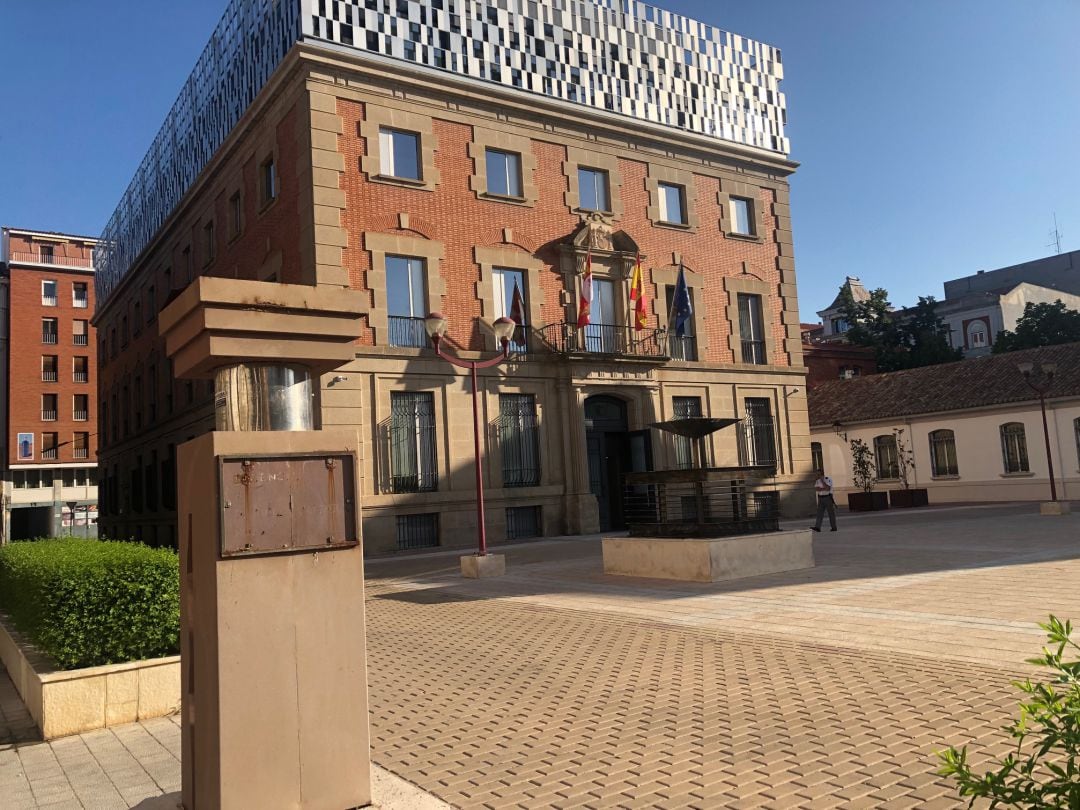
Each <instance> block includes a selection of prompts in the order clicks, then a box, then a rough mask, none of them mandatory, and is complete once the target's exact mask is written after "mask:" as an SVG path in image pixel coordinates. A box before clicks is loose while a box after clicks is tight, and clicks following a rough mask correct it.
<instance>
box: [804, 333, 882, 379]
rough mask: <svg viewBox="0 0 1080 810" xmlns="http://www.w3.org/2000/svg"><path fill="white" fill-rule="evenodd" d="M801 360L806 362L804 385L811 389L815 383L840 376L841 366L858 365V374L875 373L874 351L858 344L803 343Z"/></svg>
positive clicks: (850, 366)
mask: <svg viewBox="0 0 1080 810" xmlns="http://www.w3.org/2000/svg"><path fill="white" fill-rule="evenodd" d="M803 361H804V362H805V363H806V369H807V377H806V385H807V387H808V388H810V389H813V388H814V387H815V386H816V385H819V384H820V383H823V382H828V381H829V380H836V379H839V377H840V369H841V368H852V367H855V366H858V368H859V374H860V375H862V376H865V375H867V374H876V373H877V363H876V362H875V361H874V352H873V350H871V349H864V348H860V347H858V346H848V345H846V344H843V343H840V344H807V343H804V344H803Z"/></svg>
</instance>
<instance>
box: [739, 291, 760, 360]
mask: <svg viewBox="0 0 1080 810" xmlns="http://www.w3.org/2000/svg"><path fill="white" fill-rule="evenodd" d="M738 300H739V332H740V334H741V336H742V361H743V362H744V363H752V364H754V365H763V364H764V363H765V332H764V325H763V319H762V316H761V296H760V295H751V294H748V293H739V295H738Z"/></svg>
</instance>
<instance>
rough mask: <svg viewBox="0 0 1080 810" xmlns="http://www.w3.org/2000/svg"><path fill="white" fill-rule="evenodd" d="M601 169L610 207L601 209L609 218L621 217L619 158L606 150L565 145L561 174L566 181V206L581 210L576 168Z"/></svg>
mask: <svg viewBox="0 0 1080 810" xmlns="http://www.w3.org/2000/svg"><path fill="white" fill-rule="evenodd" d="M579 168H585V169H601V170H603V171H605V172H607V176H608V205H610V206H611V208H610V209H609V210H607V211H601V212H600V213H602V214H607V215H608V216H610V217H611V219H621V218H622V215H623V201H622V184H623V179H622V172H621V171H620V170H619V158H618V157H617V156H616V155H610V154H608V153H607V152H596V151H594V150H591V149H581V148H579V147H576V146H568V147H566V160H564V161H563V175H564V176H565V177H566V181H567V183H568V190H567V191H566V193H565V195H564V199H565V202H566V206H567V208H569V209H570V210H571V211H581V210H582V209H581V187H580V186H579V185H578V169H579Z"/></svg>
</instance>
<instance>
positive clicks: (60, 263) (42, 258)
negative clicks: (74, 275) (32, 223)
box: [11, 250, 94, 270]
mask: <svg viewBox="0 0 1080 810" xmlns="http://www.w3.org/2000/svg"><path fill="white" fill-rule="evenodd" d="M11 263H12V264H47V265H50V266H53V267H81V268H84V269H86V270H92V269H93V267H94V263H93V261H92V260H90V259H84V258H81V257H77V256H54V255H53V254H51V253H41V252H26V251H17V250H13V251H12V252H11Z"/></svg>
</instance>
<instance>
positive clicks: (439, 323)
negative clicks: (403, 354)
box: [424, 312, 517, 557]
mask: <svg viewBox="0 0 1080 810" xmlns="http://www.w3.org/2000/svg"><path fill="white" fill-rule="evenodd" d="M491 327H492V329H493V330H494V332H495V337H496V339H497V340H498V341H499V345H500V346H502V352H501V353H500V354H499V355H498V356H497V357H492V358H491V359H490V360H462V359H460V358H458V357H454V356H452V355H449V354H447V353H446V352H444V351H443V348H442V338H443V335H445V334H446V318H445V317H444V316H443V314H442V313H441V312H432V313H429V314H428V316H427V317H426V318H424V329H426V330H427V333H428V337H430V338H431V343H432V345H434V347H435V353H436V354H437V355H439V357H441V358H442V359H443V360H445V361H446V362H448V363H450V364H452V365H455V366H457V367H458V368H467V369H469V373H470V375H471V376H472V412H473V450H474V453H475V456H476V465H475V466H476V534H477V552H476V556H478V557H484V556H486V555H487V527H486V524H485V522H484V471H483V461H482V458H481V455H480V435H481V433H480V398H479V395H478V389H477V385H476V370H477V369H479V368H491V367H492V366H497V365H499V363H501V362H503V361H504V360H506V358H508V357H509V356H510V336H511V335H512V334H514V329H516V328H517V324H516V323H514V321H512V320H510V319H509V318H498V319H496V320H495V322H494V323H493V324H492V325H491Z"/></svg>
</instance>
